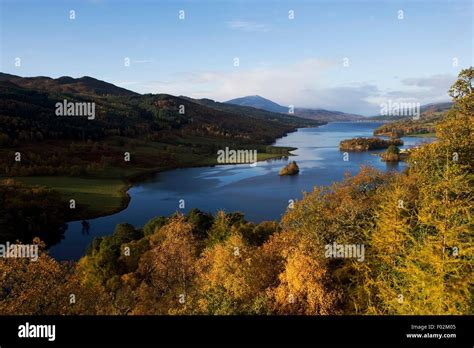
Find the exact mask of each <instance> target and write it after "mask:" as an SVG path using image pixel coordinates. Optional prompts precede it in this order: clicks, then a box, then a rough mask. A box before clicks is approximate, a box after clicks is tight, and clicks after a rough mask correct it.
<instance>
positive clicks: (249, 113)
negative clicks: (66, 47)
mask: <svg viewBox="0 0 474 348" xmlns="http://www.w3.org/2000/svg"><path fill="white" fill-rule="evenodd" d="M63 100H67V101H68V102H71V103H76V102H78V103H84V102H86V103H94V105H95V117H94V119H93V120H89V119H88V118H87V117H58V116H57V115H56V113H55V111H56V104H57V103H58V102H60V103H62V102H63ZM321 124H323V123H322V122H318V121H314V120H309V119H305V118H301V117H295V116H293V115H285V114H281V113H274V112H269V111H265V110H259V109H255V108H251V107H245V106H238V105H232V104H224V103H219V102H215V101H213V100H210V99H199V100H197V99H192V98H189V97H176V96H172V95H168V94H143V95H141V94H138V93H135V92H132V91H129V90H127V89H124V88H121V87H118V86H115V85H113V84H111V83H108V82H105V81H101V80H98V79H95V78H92V77H81V78H72V77H67V76H65V77H60V78H56V79H55V78H50V77H20V76H16V75H10V74H3V73H0V168H2V171H1V172H0V176H1V175H6V176H25V175H64V174H65V175H89V176H93V177H97V176H101V177H104V176H105V177H114V178H115V177H119V178H126V177H129V176H131V175H138V174H141V173H144V172H146V171H150V172H151V171H156V170H160V169H162V168H175V167H183V166H193V165H204V164H214V162H215V154H216V151H217V150H218V149H219V148H223V147H226V146H227V147H230V148H232V147H233V148H250V149H258V151H259V154H262V155H263V156H266V157H271V154H272V153H279V151H283V152H286V150H284V149H276V148H272V147H271V144H273V142H274V141H275V140H276V139H277V138H280V137H282V136H284V135H286V134H287V133H289V132H293V131H295V130H296V129H297V128H300V127H317V126H319V125H321ZM124 151H133V161H132V162H131V163H124V161H123V153H124ZM15 152H21V153H23V154H24V155H23V157H22V160H21V165H20V164H19V163H16V162H15V161H13V160H12V156H13V155H14V153H15Z"/></svg>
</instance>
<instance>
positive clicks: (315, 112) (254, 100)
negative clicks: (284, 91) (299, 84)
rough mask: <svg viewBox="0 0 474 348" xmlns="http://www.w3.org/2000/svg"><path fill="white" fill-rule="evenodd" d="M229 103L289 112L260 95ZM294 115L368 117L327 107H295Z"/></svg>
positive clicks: (324, 119) (331, 118)
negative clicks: (326, 108)
mask: <svg viewBox="0 0 474 348" xmlns="http://www.w3.org/2000/svg"><path fill="white" fill-rule="evenodd" d="M225 103H227V104H232V105H240V106H248V107H253V108H256V109H261V110H267V111H271V112H277V113H281V114H287V115H288V114H289V107H285V106H282V105H280V104H277V103H275V102H273V101H271V100H269V99H266V98H264V97H261V96H259V95H251V96H246V97H241V98H236V99H231V100H228V101H226V102H225ZM293 111H294V113H293V114H292V116H298V117H303V118H307V119H311V120H317V121H320V122H335V121H339V122H340V121H361V120H365V119H366V118H365V117H364V116H361V115H356V114H347V113H344V112H341V111H330V110H325V109H310V108H294V110H293Z"/></svg>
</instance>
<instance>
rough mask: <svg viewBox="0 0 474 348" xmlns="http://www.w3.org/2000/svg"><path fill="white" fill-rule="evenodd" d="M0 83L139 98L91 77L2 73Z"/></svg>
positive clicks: (133, 93)
mask: <svg viewBox="0 0 474 348" xmlns="http://www.w3.org/2000/svg"><path fill="white" fill-rule="evenodd" d="M0 81H2V82H3V81H6V82H10V83H13V84H15V85H17V86H19V87H23V88H29V89H37V90H45V91H49V92H58V93H75V94H87V95H101V96H105V95H113V96H137V95H139V94H138V93H135V92H132V91H129V90H127V89H125V88H121V87H118V86H115V85H113V84H111V83H108V82H105V81H101V80H97V79H94V78H92V77H89V76H84V77H81V78H77V79H75V78H72V77H69V76H62V77H60V78H57V79H53V78H50V77H45V76H38V77H20V76H16V75H10V74H4V73H0Z"/></svg>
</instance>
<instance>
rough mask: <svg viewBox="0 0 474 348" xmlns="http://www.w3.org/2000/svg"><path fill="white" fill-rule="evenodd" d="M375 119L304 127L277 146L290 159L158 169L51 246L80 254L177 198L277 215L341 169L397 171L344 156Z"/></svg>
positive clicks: (366, 157) (249, 215)
mask: <svg viewBox="0 0 474 348" xmlns="http://www.w3.org/2000/svg"><path fill="white" fill-rule="evenodd" d="M379 125H380V124H379V123H330V124H327V125H324V126H321V127H319V128H302V129H299V130H298V131H297V132H294V133H291V134H289V135H287V136H286V137H284V138H281V139H278V140H277V141H276V143H275V145H280V146H293V147H297V148H298V150H296V151H294V152H293V153H294V154H295V155H296V156H292V157H290V158H289V159H279V160H269V161H267V162H259V163H258V164H257V166H256V167H250V166H249V165H219V166H215V167H202V168H188V169H176V170H171V171H168V172H163V173H159V174H157V175H156V176H155V177H154V178H152V179H150V180H148V181H146V182H143V183H140V184H137V185H135V186H133V187H132V188H131V189H130V190H129V191H128V194H129V195H130V197H131V201H130V204H129V206H128V207H127V209H125V210H123V211H121V212H119V213H117V214H114V215H110V216H106V217H101V218H97V219H93V220H89V223H90V229H89V232H88V234H85V233H84V232H83V230H82V225H81V223H80V221H75V222H71V223H69V224H68V229H67V231H66V233H65V237H64V239H63V240H62V241H61V243H59V244H57V245H55V246H53V247H52V248H51V249H50V252H51V254H52V255H53V256H54V257H56V258H57V259H60V260H65V259H78V258H80V257H81V256H82V255H83V254H84V252H85V249H86V248H87V246H88V245H89V243H90V242H91V241H92V239H93V238H94V237H97V236H104V235H108V234H111V233H113V231H114V228H115V225H116V224H118V223H121V222H128V223H131V224H132V225H134V226H135V227H140V226H143V225H144V224H145V223H146V222H147V221H148V220H149V219H151V218H152V217H154V216H157V215H170V214H172V213H174V212H176V211H177V210H180V209H179V200H180V199H184V200H185V209H181V211H183V212H188V211H189V210H191V209H192V208H199V209H200V210H203V211H208V212H216V211H218V210H221V209H223V210H225V211H228V212H232V211H240V212H242V213H244V214H245V217H246V219H247V220H249V221H254V222H260V221H263V220H275V219H279V218H280V217H281V215H282V214H283V213H284V211H285V209H286V207H287V205H288V200H290V199H299V198H301V196H302V192H303V191H308V192H309V191H312V189H313V187H314V186H318V185H330V184H331V183H333V182H334V181H340V180H341V179H342V178H343V177H344V173H345V172H347V171H349V172H351V173H353V174H354V173H356V172H357V171H358V170H359V167H360V165H371V166H373V167H376V168H379V169H382V170H401V169H403V167H404V166H405V164H404V163H402V162H400V163H399V164H391V165H387V164H386V163H384V162H382V161H380V158H379V157H378V156H374V155H373V153H374V152H377V151H370V152H363V153H350V154H349V161H344V160H343V153H342V152H340V151H339V149H338V145H339V142H340V141H341V140H343V139H347V138H353V137H369V136H372V132H373V130H374V129H375V128H377V127H378V126H379ZM403 140H404V142H405V145H404V146H403V147H405V148H406V147H411V146H413V145H415V144H419V143H422V142H426V141H431V140H432V139H427V138H416V137H406V138H404V139H403ZM290 160H295V161H296V162H297V163H298V166H299V168H300V174H299V175H297V176H287V177H280V176H278V172H279V170H280V169H281V168H282V167H283V166H284V165H286V164H287V163H288V161H290Z"/></svg>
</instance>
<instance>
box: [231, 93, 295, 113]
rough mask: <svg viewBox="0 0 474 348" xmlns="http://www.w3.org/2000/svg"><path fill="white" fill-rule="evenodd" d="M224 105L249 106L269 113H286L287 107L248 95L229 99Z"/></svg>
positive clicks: (257, 96)
mask: <svg viewBox="0 0 474 348" xmlns="http://www.w3.org/2000/svg"><path fill="white" fill-rule="evenodd" d="M226 103H227V104H234V105H240V106H251V107H253V108H256V109H262V110H267V111H271V112H279V113H288V108H287V107H284V106H281V105H279V104H277V103H275V102H273V101H271V100H269V99H266V98H263V97H261V96H259V95H249V96H246V97H241V98H236V99H231V100H228V101H226Z"/></svg>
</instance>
